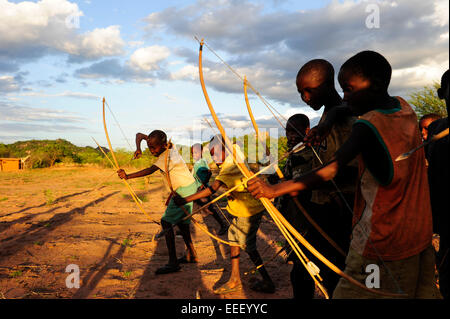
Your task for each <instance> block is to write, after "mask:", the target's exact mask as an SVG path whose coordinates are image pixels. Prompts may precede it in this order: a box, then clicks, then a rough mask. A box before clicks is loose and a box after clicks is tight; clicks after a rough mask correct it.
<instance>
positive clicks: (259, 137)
mask: <svg viewBox="0 0 450 319" xmlns="http://www.w3.org/2000/svg"><path fill="white" fill-rule="evenodd" d="M247 86H248V81H247V77H244V97H245V104H246V105H247V110H248V115H249V116H250V119H251V122H252V124H253V128H254V129H255V134H256V137H257V138H258V139H259V141H260V143H261V144H262V145H263V146H265V149H266V155H269V154H270V151H269V148H268V147H267V144H266V142H265V141H264V137H263V136H261V134H260V132H259V128H258V125H257V124H256V120H255V117H254V116H253V112H252V108H251V107H250V102H249V99H248V95H247ZM274 168H275V171H276V173H277V175H278V177H279V178H280V179H281V180H283V179H284V175H283V173H282V172H281V170H280V168H279V167H278V165H277V164H275V166H274ZM292 200H293V201H294V203H295V206H297V208H298V209H299V210H300V211H301V212H302V214H303V216H305V218H306V219H307V220H308V222H309V223H310V224H311V225H313V227H314V228H315V229H316V230H317V231H318V232H319V234H321V235H322V237H323V238H325V239H326V240H327V241H328V242H329V243H330V245H331V246H333V247H334V248H335V249H336V250H337V251H338V252H339V253H340V254H341V255H342V256H344V257H345V256H346V254H345V252H344V251H343V250H342V249H341V248H340V247H339V245H338V244H337V243H336V242H335V241H334V240H333V239H331V237H330V236H328V234H327V233H326V232H325V231H324V230H323V229H322V228H321V227H320V226H319V225H318V224H317V223H316V222H315V221H314V219H313V218H312V217H311V215H309V214H308V212H307V211H306V209H305V208H304V207H303V205H302V204H300V202H299V200H298V198H297V197H295V196H293V197H292Z"/></svg>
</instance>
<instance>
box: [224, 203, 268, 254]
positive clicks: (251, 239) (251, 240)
mask: <svg viewBox="0 0 450 319" xmlns="http://www.w3.org/2000/svg"><path fill="white" fill-rule="evenodd" d="M263 212H264V211H261V212H260V213H258V214H256V215H253V216H250V217H235V218H233V220H232V221H231V225H230V227H229V228H228V241H229V242H231V243H234V244H237V245H239V247H240V248H241V249H242V250H245V251H247V252H252V251H255V250H256V233H257V232H258V228H259V225H260V224H261V218H262V215H263Z"/></svg>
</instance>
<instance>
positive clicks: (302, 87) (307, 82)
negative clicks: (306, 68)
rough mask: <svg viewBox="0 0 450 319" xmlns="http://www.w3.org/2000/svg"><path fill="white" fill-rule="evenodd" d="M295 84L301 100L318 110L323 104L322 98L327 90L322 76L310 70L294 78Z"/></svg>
mask: <svg viewBox="0 0 450 319" xmlns="http://www.w3.org/2000/svg"><path fill="white" fill-rule="evenodd" d="M296 85H297V91H298V93H299V94H300V96H301V98H302V100H303V102H305V103H306V104H308V105H309V106H310V107H311V108H312V109H313V110H315V111H318V110H320V108H321V107H322V106H323V105H324V102H323V99H324V97H325V96H326V90H327V87H326V85H325V83H324V80H323V77H322V76H320V75H319V74H318V73H317V72H314V71H311V72H308V73H307V74H303V75H300V76H299V77H298V78H297V80H296Z"/></svg>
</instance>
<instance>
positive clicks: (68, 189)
mask: <svg viewBox="0 0 450 319" xmlns="http://www.w3.org/2000/svg"><path fill="white" fill-rule="evenodd" d="M111 173H112V171H111V170H110V169H99V168H92V167H72V168H54V169H38V170H28V171H22V172H18V173H0V298H2V297H5V298H195V297H196V296H198V295H200V296H201V298H248V299H253V298H291V297H292V292H291V288H290V283H289V272H290V269H291V266H290V265H288V264H286V263H284V262H283V259H282V258H281V257H277V258H276V259H275V260H274V261H273V262H271V263H270V264H269V265H268V266H267V268H268V271H269V273H270V274H271V276H272V277H273V280H274V282H275V283H276V284H277V292H276V293H275V294H272V295H266V294H260V293H256V292H253V291H252V290H250V289H249V288H248V286H249V282H250V281H251V280H253V279H254V278H258V277H257V276H258V275H256V276H244V275H243V273H244V272H245V271H246V270H249V269H250V268H251V267H252V264H251V262H250V260H249V258H248V257H247V255H246V254H242V258H241V273H242V278H243V282H244V289H243V291H242V292H239V293H233V294H229V295H225V296H217V295H214V294H213V293H212V290H213V289H214V288H217V287H218V286H219V285H220V284H222V283H224V282H225V281H226V280H227V279H228V277H229V274H230V264H229V248H228V247H227V246H226V245H223V244H219V243H217V242H216V241H214V240H212V239H211V238H210V237H209V236H207V235H206V234H205V233H203V232H202V231H201V230H199V229H194V230H193V233H194V235H193V239H194V243H195V246H196V249H197V252H198V255H199V256H198V257H199V263H198V264H189V265H183V267H182V270H181V271H180V272H178V273H175V274H169V275H162V276H155V274H154V271H155V270H156V269H157V268H158V267H161V266H162V265H164V264H165V263H166V262H167V260H168V256H167V249H166V246H165V241H164V239H161V240H156V241H154V240H153V241H152V238H153V235H154V234H156V233H157V232H158V231H159V230H160V228H159V226H158V225H156V224H154V223H151V222H150V221H149V218H148V217H146V216H145V215H143V214H142V213H141V212H140V211H139V210H138V208H137V207H136V205H135V204H134V202H133V201H132V199H131V197H130V196H129V194H128V192H127V190H126V188H125V187H124V185H123V184H122V183H121V181H120V180H119V179H118V178H117V177H116V176H114V175H112V176H111ZM99 183H100V185H99ZM131 185H132V187H133V188H134V189H135V190H136V191H137V193H138V195H139V196H140V197H141V199H143V201H144V207H145V209H146V210H147V211H148V212H149V213H150V214H151V217H152V218H153V219H155V220H159V219H160V217H161V215H162V213H163V211H164V203H165V200H166V199H167V191H166V190H165V189H164V188H163V184H162V179H161V178H160V177H158V176H155V177H153V176H152V177H151V178H150V179H149V182H148V183H145V180H144V179H140V180H132V181H131ZM96 186H100V187H101V188H100V189H99V190H97V191H92V189H93V188H94V187H96ZM198 220H199V221H203V222H204V223H205V225H206V226H208V229H209V230H210V231H211V232H215V231H216V230H217V229H218V225H217V223H216V222H215V220H214V219H213V218H212V217H211V216H206V217H202V216H200V215H199V217H198ZM191 227H194V226H191ZM225 237H226V236H225ZM281 240H282V238H281V237H280V235H279V231H278V230H277V229H276V227H275V226H274V225H273V223H271V222H270V221H269V220H268V219H264V220H263V222H262V225H261V228H260V231H259V232H258V249H259V251H260V253H261V255H262V257H263V260H267V259H269V258H271V257H272V256H273V255H274V254H275V252H276V251H278V250H279V249H280V247H279V246H278V244H279V242H278V241H281ZM183 252H184V244H183V241H182V239H181V238H177V253H178V255H179V256H181V255H182V254H183ZM69 264H76V265H78V266H79V269H80V278H81V282H80V285H81V287H80V288H79V289H76V288H72V289H69V288H67V287H66V283H65V282H66V277H67V276H68V273H66V272H65V269H66V267H67V265H69Z"/></svg>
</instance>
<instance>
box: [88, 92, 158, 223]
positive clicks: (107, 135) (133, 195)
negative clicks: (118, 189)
mask: <svg viewBox="0 0 450 319" xmlns="http://www.w3.org/2000/svg"><path fill="white" fill-rule="evenodd" d="M103 127H104V129H105V135H106V140H107V141H108V146H109V151H110V152H111V156H112V158H113V160H114V162H112V161H111V160H110V159H109V157H108V156H107V155H106V153H105V152H104V151H103V148H102V147H101V146H100V145H99V144H98V143H97V142H95V143H97V145H98V147H99V148H100V150H101V151H102V152H103V154H104V155H105V156H106V158H107V159H108V160H109V161H110V163H111V165H112V166H113V167H114V168H115V169H116V171H118V170H119V169H120V166H119V162H118V161H117V158H116V155H115V154H114V150H113V147H112V145H111V140H110V139H109V134H108V128H107V127H106V114H105V98H104V97H103ZM122 181H123V183H124V184H125V186H126V187H127V189H128V191H129V193H130V195H131V197H132V198H133V200H134V202H135V203H136V205H137V206H138V207H139V210H140V211H141V212H142V213H144V215H146V216H147V217H149V218H150V221H151V222H153V223H155V224H158V225H160V223H159V222H158V221H156V220H153V219H152V218H151V217H150V215H149V214H148V213H147V212H146V211H145V209H144V207H142V204H141V203H142V201H141V200H140V199H139V197H138V196H137V195H136V193H135V192H134V190H133V189H132V188H131V186H130V184H128V182H127V181H126V180H125V179H122Z"/></svg>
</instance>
